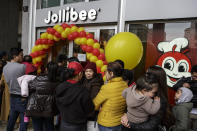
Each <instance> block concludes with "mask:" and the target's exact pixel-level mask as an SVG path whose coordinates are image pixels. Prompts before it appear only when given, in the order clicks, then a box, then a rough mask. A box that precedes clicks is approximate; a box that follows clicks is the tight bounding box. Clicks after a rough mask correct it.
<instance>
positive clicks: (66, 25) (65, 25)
mask: <svg viewBox="0 0 197 131" xmlns="http://www.w3.org/2000/svg"><path fill="white" fill-rule="evenodd" d="M61 26H62V27H63V28H64V29H65V28H70V26H69V25H68V24H66V23H63V24H62V25H61Z"/></svg>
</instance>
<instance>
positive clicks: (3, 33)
mask: <svg viewBox="0 0 197 131" xmlns="http://www.w3.org/2000/svg"><path fill="white" fill-rule="evenodd" d="M0 18H1V20H0V51H2V50H5V51H9V49H10V48H11V47H17V46H18V42H17V36H18V21H19V20H18V18H19V10H18V7H17V0H2V1H1V2H0Z"/></svg>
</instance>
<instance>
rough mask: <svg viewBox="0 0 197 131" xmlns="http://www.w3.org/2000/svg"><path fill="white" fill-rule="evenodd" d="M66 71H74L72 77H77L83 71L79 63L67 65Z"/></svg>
mask: <svg viewBox="0 0 197 131" xmlns="http://www.w3.org/2000/svg"><path fill="white" fill-rule="evenodd" d="M68 69H74V70H75V72H74V75H77V74H79V73H80V72H82V71H83V67H82V65H81V64H80V63H79V62H70V63H69V64H68Z"/></svg>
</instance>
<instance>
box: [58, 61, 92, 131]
mask: <svg viewBox="0 0 197 131" xmlns="http://www.w3.org/2000/svg"><path fill="white" fill-rule="evenodd" d="M63 76H64V77H63V78H64V82H63V83H61V84H60V85H59V86H58V87H57V88H56V102H57V107H58V109H59V111H60V116H61V127H60V131H87V118H88V115H89V114H90V113H92V112H93V111H94V105H93V102H92V99H91V98H90V95H89V92H88V90H87V89H86V88H83V86H82V85H81V84H80V80H81V78H82V76H83V67H82V66H81V64H80V63H78V62H70V63H69V64H68V68H67V69H66V70H65V71H64V75H63Z"/></svg>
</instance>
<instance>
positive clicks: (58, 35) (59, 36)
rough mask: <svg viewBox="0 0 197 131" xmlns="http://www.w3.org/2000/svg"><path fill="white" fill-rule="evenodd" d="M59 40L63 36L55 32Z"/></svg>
mask: <svg viewBox="0 0 197 131" xmlns="http://www.w3.org/2000/svg"><path fill="white" fill-rule="evenodd" d="M54 35H55V36H56V37H57V38H61V37H62V36H61V34H60V33H58V32H55V34H54Z"/></svg>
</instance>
